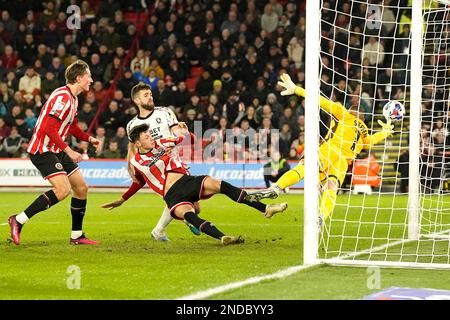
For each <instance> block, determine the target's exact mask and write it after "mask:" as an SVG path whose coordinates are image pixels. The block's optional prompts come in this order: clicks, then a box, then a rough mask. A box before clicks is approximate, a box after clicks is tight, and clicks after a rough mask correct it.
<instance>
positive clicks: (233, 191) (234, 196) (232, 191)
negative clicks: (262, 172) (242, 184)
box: [220, 181, 267, 212]
mask: <svg viewBox="0 0 450 320" xmlns="http://www.w3.org/2000/svg"><path fill="white" fill-rule="evenodd" d="M220 193H223V194H224V195H226V196H227V197H228V198H230V199H231V200H233V201H236V202H238V203H243V204H246V205H248V206H250V207H252V208H255V209H256V210H258V211H260V212H266V206H267V205H266V204H264V203H262V202H259V201H257V202H250V201H247V200H245V196H246V195H247V192H245V190H242V189H240V188H238V187H235V186H233V185H231V184H229V183H228V182H226V181H222V182H221V184H220Z"/></svg>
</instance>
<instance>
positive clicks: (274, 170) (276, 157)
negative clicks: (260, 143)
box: [264, 151, 291, 188]
mask: <svg viewBox="0 0 450 320" xmlns="http://www.w3.org/2000/svg"><path fill="white" fill-rule="evenodd" d="M290 169H291V166H290V165H289V163H288V162H287V160H286V159H285V158H284V157H283V156H282V155H281V154H280V153H279V152H276V151H275V152H273V153H272V154H271V156H270V159H269V162H268V163H266V164H265V165H264V182H265V183H266V187H267V188H269V187H270V182H276V181H277V180H278V179H279V178H280V177H281V176H282V175H283V174H285V173H286V172H288V171H289V170H290Z"/></svg>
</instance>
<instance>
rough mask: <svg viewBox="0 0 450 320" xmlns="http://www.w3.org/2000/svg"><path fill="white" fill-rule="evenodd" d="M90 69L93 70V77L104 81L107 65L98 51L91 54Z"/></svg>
mask: <svg viewBox="0 0 450 320" xmlns="http://www.w3.org/2000/svg"><path fill="white" fill-rule="evenodd" d="M89 69H90V70H91V74H92V78H93V79H94V80H101V81H103V76H104V74H105V70H106V65H104V64H103V63H101V61H100V56H99V55H98V54H97V53H94V54H92V55H91V59H90V64H89Z"/></svg>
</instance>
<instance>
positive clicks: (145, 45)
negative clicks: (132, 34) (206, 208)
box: [140, 23, 162, 52]
mask: <svg viewBox="0 0 450 320" xmlns="http://www.w3.org/2000/svg"><path fill="white" fill-rule="evenodd" d="M161 43H162V39H161V36H160V35H159V32H156V29H155V26H154V25H153V24H151V23H150V24H148V25H147V27H146V28H145V31H144V35H143V36H142V37H141V38H140V44H141V45H140V47H141V48H142V49H144V50H145V51H149V52H155V51H156V48H158V47H159V46H160V45H161Z"/></svg>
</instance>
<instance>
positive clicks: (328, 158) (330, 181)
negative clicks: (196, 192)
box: [246, 74, 394, 222]
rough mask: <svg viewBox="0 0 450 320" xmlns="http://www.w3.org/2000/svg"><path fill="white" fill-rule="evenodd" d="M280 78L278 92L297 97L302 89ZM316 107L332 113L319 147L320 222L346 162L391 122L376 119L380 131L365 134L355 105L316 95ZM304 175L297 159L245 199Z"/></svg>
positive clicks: (273, 193) (271, 192)
mask: <svg viewBox="0 0 450 320" xmlns="http://www.w3.org/2000/svg"><path fill="white" fill-rule="evenodd" d="M280 79H281V81H278V84H279V85H280V86H282V87H283V88H284V90H283V91H282V92H281V95H283V96H286V95H291V94H294V93H295V94H296V95H298V96H301V97H304V96H305V89H303V88H301V87H298V86H296V85H295V84H294V83H293V82H292V80H291V78H290V77H289V75H287V74H282V75H281V76H280ZM320 107H321V108H322V109H323V110H325V111H326V112H328V113H329V114H331V115H332V116H333V121H332V125H331V126H330V127H331V129H330V130H329V131H328V133H327V135H326V137H325V139H324V140H325V141H324V142H323V143H322V144H321V145H320V147H319V170H320V180H321V184H322V197H321V201H320V215H321V217H320V218H321V219H320V220H321V222H323V221H324V220H326V219H327V218H328V217H329V216H330V214H331V213H332V212H333V209H334V206H335V204H336V194H337V191H338V189H339V187H340V185H341V183H342V181H343V180H344V178H345V173H346V172H347V169H348V164H349V163H350V162H351V161H352V160H353V159H355V157H356V156H357V155H358V154H359V153H360V152H361V150H363V149H367V148H370V147H371V146H372V145H374V144H377V143H379V142H381V141H383V140H384V139H386V138H387V137H388V136H390V135H391V134H392V132H393V128H394V126H393V125H391V122H390V121H387V123H383V122H381V121H380V120H378V123H379V124H380V125H381V127H382V130H381V132H378V133H375V134H373V135H369V132H368V128H367V126H366V124H365V123H364V121H363V119H364V114H363V113H362V112H358V111H359V106H356V107H351V108H350V109H349V110H347V109H346V108H345V107H343V106H342V105H341V104H340V103H336V102H333V101H331V100H328V99H326V98H324V97H320ZM304 176H305V166H304V164H303V160H300V162H299V164H298V165H297V166H296V167H295V168H293V169H291V170H289V171H288V172H286V173H285V174H284V175H282V176H281V177H280V179H278V181H277V182H276V183H275V185H273V186H272V187H270V188H268V189H264V190H259V191H254V192H247V197H246V199H247V200H249V201H259V200H260V199H263V198H270V199H275V198H276V197H278V194H279V193H280V192H281V190H283V189H285V188H287V187H289V186H291V185H294V184H296V183H297V182H299V181H300V180H302V179H303V177H304Z"/></svg>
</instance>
